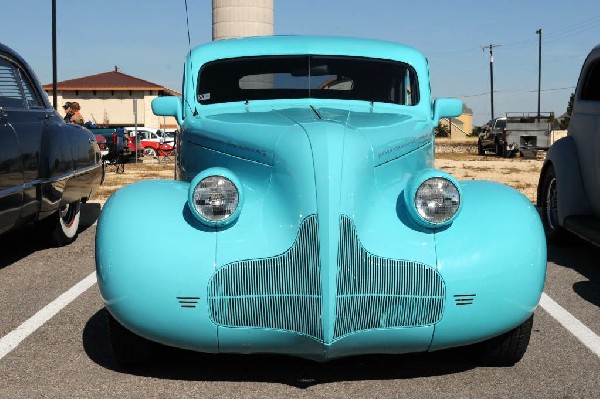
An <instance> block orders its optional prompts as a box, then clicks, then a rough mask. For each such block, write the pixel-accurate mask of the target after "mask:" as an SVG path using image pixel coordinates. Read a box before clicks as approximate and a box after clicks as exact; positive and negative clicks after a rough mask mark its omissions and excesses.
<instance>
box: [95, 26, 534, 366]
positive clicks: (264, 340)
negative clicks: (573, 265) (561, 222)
mask: <svg viewBox="0 0 600 399" xmlns="http://www.w3.org/2000/svg"><path fill="white" fill-rule="evenodd" d="M184 68H185V78H184V84H183V88H184V89H183V98H184V99H185V101H183V100H182V99H181V98H179V97H159V98H157V99H155V100H153V102H152V109H153V111H154V113H155V114H156V115H159V116H173V117H175V118H176V119H177V121H178V123H179V125H180V126H181V133H180V135H178V140H179V143H178V148H177V150H178V159H177V163H176V165H177V168H178V173H177V175H178V176H179V180H178V181H172V180H171V181H169V180H145V181H142V182H138V183H135V184H132V185H129V186H126V187H124V188H122V189H121V190H119V191H118V192H117V193H115V194H114V195H113V196H111V197H110V199H109V200H108V201H107V202H106V204H105V206H104V208H103V211H102V213H101V215H100V218H99V222H98V227H97V232H96V267H97V273H98V286H99V288H100V293H101V295H102V298H103V300H104V304H105V306H106V309H107V310H108V324H109V336H110V341H111V348H112V351H113V354H114V356H115V359H116V360H117V361H118V362H119V363H122V364H124V363H125V364H126V363H136V362H143V361H144V360H146V359H147V358H146V355H149V354H151V353H152V350H153V347H154V345H155V343H161V344H166V345H169V346H175V347H181V348H187V349H192V350H196V351H200V352H212V353H217V352H219V353H231V352H237V353H282V354H290V355H295V356H302V357H306V358H310V359H316V360H321V361H323V360H328V359H333V358H338V357H343V356H351V355H359V354H367V353H386V354H399V353H407V352H426V351H437V350H440V349H444V348H449V347H456V346H464V345H477V347H478V350H477V351H475V352H477V353H479V354H481V356H482V359H483V361H484V362H485V363H489V364H496V365H512V364H514V363H515V362H517V361H519V359H521V357H522V356H523V354H524V352H525V350H526V348H527V345H528V342H529V337H530V332H531V327H532V319H533V312H534V309H535V308H536V306H537V304H538V301H539V298H540V295H541V292H542V288H543V284H544V277H545V272H546V241H545V238H544V231H543V228H542V225H541V222H540V218H539V215H538V213H537V210H536V208H535V207H534V206H533V204H532V203H531V201H529V200H528V199H527V198H526V197H525V196H523V195H522V194H520V193H519V192H518V191H516V190H514V189H512V188H510V187H508V186H505V185H501V184H498V183H493V182H484V181H466V182H459V181H457V180H456V179H455V178H454V177H452V176H451V175H450V174H448V173H446V172H444V171H442V170H438V169H435V168H434V148H433V146H434V134H433V130H434V128H435V127H436V126H438V123H439V120H440V118H442V117H453V116H457V115H460V113H461V112H462V103H461V102H460V101H459V100H457V99H447V98H442V99H437V100H435V101H432V98H431V91H430V83H429V75H428V63H427V60H426V59H425V57H424V56H423V55H422V54H421V53H420V52H418V51H417V50H415V49H413V48H410V47H407V46H403V45H400V44H396V43H391V42H384V41H376V40H366V39H352V38H331V37H302V36H300V37H294V36H280V37H276V36H275V37H258V38H245V39H233V40H221V41H217V42H212V43H209V44H205V45H202V46H200V47H197V48H196V49H194V50H193V51H191V52H190V54H189V55H188V57H187V60H186V63H185V66H184ZM490 208H492V209H494V208H495V209H504V210H506V213H491V214H490V213H489V212H488V210H489V209H490ZM156 209H160V217H159V218H157V217H153V218H149V217H148V215H151V214H154V215H156ZM483 215H485V217H483ZM515 221H519V224H520V228H519V229H515V228H514V223H515ZM132 223H133V224H134V225H135V226H137V232H138V233H137V234H138V235H137V238H138V239H139V240H140V242H144V241H145V240H147V241H148V242H150V241H154V239H155V234H156V231H164V232H169V233H168V234H165V235H164V236H163V237H162V239H161V245H162V247H163V248H169V249H170V252H169V253H170V255H169V257H168V258H165V257H164V256H160V257H157V256H156V253H155V252H154V251H143V252H139V251H137V252H132V251H131V248H128V247H127V246H123V245H121V243H122V242H125V241H127V240H129V239H130V231H129V230H128V229H127V228H124V227H125V226H126V225H127V226H129V225H130V224H132ZM481 237H502V241H503V245H504V246H505V247H507V248H510V256H506V257H503V256H499V253H498V248H497V247H494V246H485V245H479V244H478V243H479V240H480V239H481Z"/></svg>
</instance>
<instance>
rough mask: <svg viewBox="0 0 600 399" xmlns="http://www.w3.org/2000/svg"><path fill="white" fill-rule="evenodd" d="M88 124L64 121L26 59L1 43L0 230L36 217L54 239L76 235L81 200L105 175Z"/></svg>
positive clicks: (65, 241) (65, 240)
mask: <svg viewBox="0 0 600 399" xmlns="http://www.w3.org/2000/svg"><path fill="white" fill-rule="evenodd" d="M100 157H101V153H100V149H99V147H98V143H97V142H96V138H95V137H94V135H93V134H92V133H91V132H90V131H89V130H87V129H85V128H83V127H81V126H78V125H75V124H67V123H65V122H64V121H63V119H62V117H61V116H60V115H58V113H56V111H55V110H54V109H53V108H52V106H51V105H50V103H49V102H48V97H47V95H46V93H44V91H43V90H42V88H41V86H40V84H39V81H38V80H37V78H36V77H35V75H34V73H33V71H32V70H31V68H30V67H29V66H28V65H27V63H26V62H25V61H24V60H23V59H22V58H21V57H20V56H19V55H18V54H17V53H16V52H15V51H13V50H11V49H10V48H8V47H7V46H4V45H2V44H0V233H4V232H6V231H8V230H11V229H13V228H14V227H16V226H19V225H21V224H24V223H27V222H37V223H38V227H39V228H40V229H41V230H42V231H46V232H47V234H48V237H51V238H52V239H53V242H54V243H55V244H57V245H64V244H68V243H70V242H71V241H73V240H74V239H75V237H76V235H77V229H78V226H79V219H80V214H81V203H82V202H85V201H86V200H87V199H89V198H90V197H91V196H92V195H93V194H94V193H95V192H96V190H97V188H98V186H99V185H100V183H101V181H102V178H103V167H102V162H101V160H100Z"/></svg>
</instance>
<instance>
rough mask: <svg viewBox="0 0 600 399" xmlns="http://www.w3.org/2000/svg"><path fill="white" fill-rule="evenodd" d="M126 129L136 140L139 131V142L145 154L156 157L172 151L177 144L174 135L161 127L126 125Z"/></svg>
mask: <svg viewBox="0 0 600 399" xmlns="http://www.w3.org/2000/svg"><path fill="white" fill-rule="evenodd" d="M125 131H126V132H127V133H129V135H130V136H131V137H133V138H134V140H135V132H136V131H137V137H138V142H139V143H141V144H140V145H141V147H142V148H143V154H144V156H147V157H156V156H161V155H164V154H165V151H167V152H171V151H172V149H173V147H174V146H175V137H174V135H169V134H167V133H165V132H163V131H162V130H160V129H154V128H150V127H137V128H136V127H132V126H130V127H126V128H125Z"/></svg>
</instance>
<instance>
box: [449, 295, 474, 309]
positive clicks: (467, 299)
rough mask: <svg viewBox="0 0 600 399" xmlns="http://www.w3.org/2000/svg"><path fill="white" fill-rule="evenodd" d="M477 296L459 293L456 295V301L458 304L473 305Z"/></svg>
mask: <svg viewBox="0 0 600 399" xmlns="http://www.w3.org/2000/svg"><path fill="white" fill-rule="evenodd" d="M476 296H477V295H475V294H457V295H454V302H455V303H456V306H465V305H472V304H473V301H474V300H475V297H476Z"/></svg>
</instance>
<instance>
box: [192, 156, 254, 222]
mask: <svg viewBox="0 0 600 399" xmlns="http://www.w3.org/2000/svg"><path fill="white" fill-rule="evenodd" d="M240 187H241V186H240V184H239V182H238V180H237V178H236V177H235V175H234V174H233V173H232V172H231V171H229V170H227V169H223V168H210V169H207V170H205V171H203V172H201V173H200V174H198V175H197V176H196V177H195V178H194V180H192V183H191V185H190V192H189V198H188V203H189V207H190V209H191V210H192V213H193V214H194V215H195V216H196V217H197V218H198V219H199V220H200V221H201V222H203V223H204V224H207V225H210V226H223V225H226V224H229V223H231V222H233V221H234V220H235V219H236V218H237V216H238V214H239V212H240V206H241V201H242V195H241V191H240Z"/></svg>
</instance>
